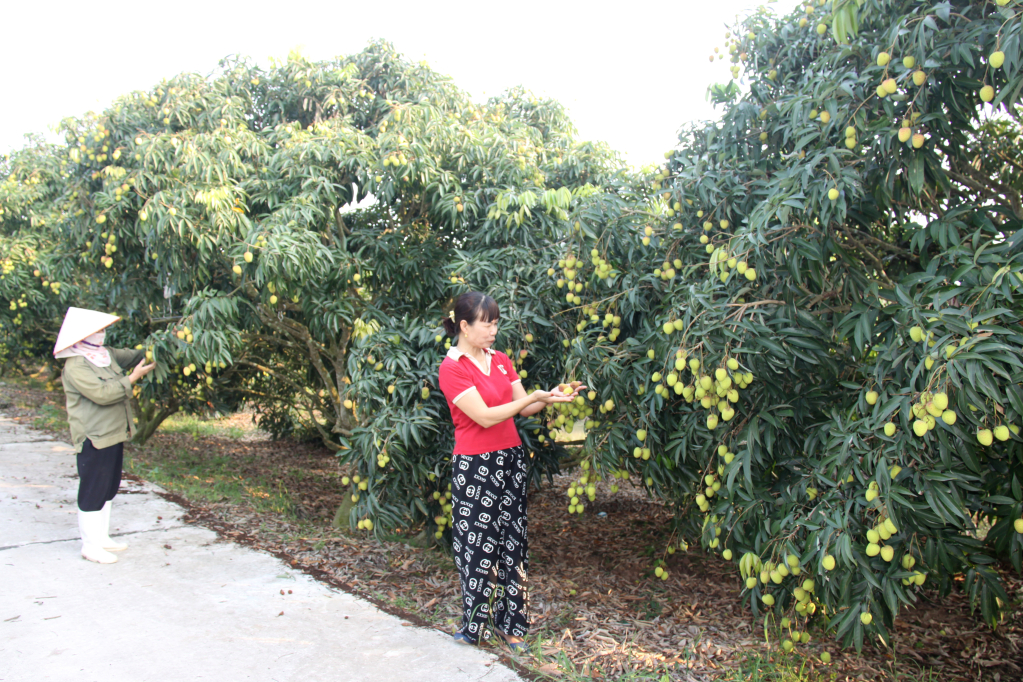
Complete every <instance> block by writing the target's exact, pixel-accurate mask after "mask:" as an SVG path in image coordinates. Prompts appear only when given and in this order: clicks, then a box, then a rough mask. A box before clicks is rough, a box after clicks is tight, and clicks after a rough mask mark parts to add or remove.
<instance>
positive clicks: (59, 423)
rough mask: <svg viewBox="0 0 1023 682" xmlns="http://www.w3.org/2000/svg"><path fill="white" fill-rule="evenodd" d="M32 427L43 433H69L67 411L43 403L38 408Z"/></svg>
mask: <svg viewBox="0 0 1023 682" xmlns="http://www.w3.org/2000/svg"><path fill="white" fill-rule="evenodd" d="M32 426H33V427H34V428H37V429H41V430H43V431H58V432H59V431H67V430H68V429H69V427H68V423H67V411H66V410H65V409H64V408H63V407H62V406H59V405H51V404H50V403H43V404H42V405H40V406H39V407H37V408H36V416H35V417H34V418H33V419H32Z"/></svg>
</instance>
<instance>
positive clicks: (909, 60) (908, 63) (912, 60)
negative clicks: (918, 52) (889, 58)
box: [902, 56, 916, 69]
mask: <svg viewBox="0 0 1023 682" xmlns="http://www.w3.org/2000/svg"><path fill="white" fill-rule="evenodd" d="M902 65H903V66H904V67H906V68H907V69H912V68H913V67H914V66H916V57H912V56H910V57H903V58H902Z"/></svg>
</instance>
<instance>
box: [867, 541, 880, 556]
mask: <svg viewBox="0 0 1023 682" xmlns="http://www.w3.org/2000/svg"><path fill="white" fill-rule="evenodd" d="M880 553H881V547H880V546H879V545H877V544H875V543H873V542H871V543H870V544H869V545H867V556H871V557H873V556H877V555H878V554H880Z"/></svg>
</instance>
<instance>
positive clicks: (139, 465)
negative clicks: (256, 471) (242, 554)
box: [124, 446, 294, 516]
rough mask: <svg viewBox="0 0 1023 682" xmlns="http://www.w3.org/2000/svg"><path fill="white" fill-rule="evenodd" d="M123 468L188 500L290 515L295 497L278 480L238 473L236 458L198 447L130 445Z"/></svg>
mask: <svg viewBox="0 0 1023 682" xmlns="http://www.w3.org/2000/svg"><path fill="white" fill-rule="evenodd" d="M125 455H126V457H125V462H124V468H125V469H126V470H127V471H128V472H130V473H132V474H135V475H136V476H140V477H142V478H144V479H146V480H148V481H152V482H153V483H156V484H157V485H159V486H161V487H163V488H165V489H167V490H170V491H173V492H175V493H178V494H179V495H181V496H183V497H185V498H187V499H189V500H202V501H206V502H231V503H234V504H244V505H247V506H250V507H252V508H253V509H255V510H256V511H260V512H273V513H275V514H283V515H287V516H292V515H293V509H294V500H293V499H292V497H291V494H290V493H289V492H288V489H287V488H286V487H285V486H284V484H283V482H281V481H280V480H276V481H270V480H267V479H263V478H261V477H250V476H241V475H239V474H238V459H237V458H230V457H223V456H220V455H216V454H212V453H210V452H209V451H200V449H198V448H187V447H180V446H179V447H168V448H161V449H160V450H155V449H153V448H150V447H142V448H130V449H129V451H126V453H125Z"/></svg>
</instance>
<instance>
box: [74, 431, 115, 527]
mask: <svg viewBox="0 0 1023 682" xmlns="http://www.w3.org/2000/svg"><path fill="white" fill-rule="evenodd" d="M123 467H124V443H118V444H117V445H111V446H110V447H106V448H100V449H96V448H95V447H94V446H93V444H92V441H91V440H89V439H88V438H86V439H85V442H84V443H83V444H82V451H81V452H80V453H78V508H79V509H81V510H82V511H84V512H94V511H99V510H100V509H102V508H103V505H105V504H106V503H107V502H109V501H110V500H112V499H114V496H115V495H117V489H118V488H119V487H120V485H121V469H122V468H123Z"/></svg>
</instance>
